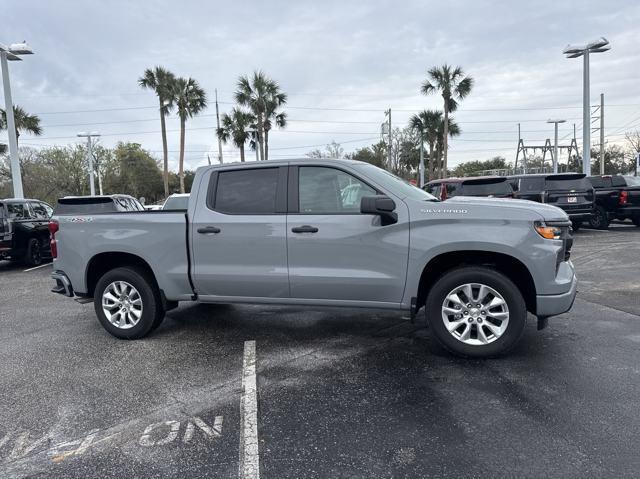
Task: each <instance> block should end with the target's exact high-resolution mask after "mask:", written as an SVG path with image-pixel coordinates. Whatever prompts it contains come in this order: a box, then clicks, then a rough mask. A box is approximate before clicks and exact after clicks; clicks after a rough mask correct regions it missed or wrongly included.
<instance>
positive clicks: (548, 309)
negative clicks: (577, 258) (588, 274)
mask: <svg viewBox="0 0 640 479" xmlns="http://www.w3.org/2000/svg"><path fill="white" fill-rule="evenodd" d="M577 292H578V278H576V275H575V273H574V274H573V279H572V280H571V287H570V288H569V291H567V292H566V293H562V294H549V295H547V294H543V295H540V294H539V295H537V296H536V316H538V317H539V318H547V317H549V316H556V315H558V314H562V313H566V312H567V311H569V310H570V309H571V307H572V306H573V302H574V301H575V299H576V293H577Z"/></svg>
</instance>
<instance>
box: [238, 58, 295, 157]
mask: <svg viewBox="0 0 640 479" xmlns="http://www.w3.org/2000/svg"><path fill="white" fill-rule="evenodd" d="M235 100H236V101H237V102H238V104H240V105H242V106H245V107H247V108H249V110H251V112H252V113H253V114H254V115H255V117H256V137H257V138H256V140H257V148H258V150H259V152H260V159H261V160H266V159H267V158H268V156H267V154H268V152H267V151H268V150H267V149H268V138H266V136H268V131H269V130H270V129H271V128H272V126H273V124H275V125H276V126H279V127H284V126H285V124H286V115H285V114H284V113H278V112H277V109H278V108H280V107H281V106H283V105H284V104H285V103H286V101H287V95H286V94H285V93H282V92H281V91H280V86H279V85H278V83H277V82H275V81H274V80H271V79H270V78H268V77H267V76H266V75H265V74H264V73H263V72H261V71H259V70H257V71H254V72H253V76H252V77H251V78H249V77H248V76H241V77H240V78H239V79H238V84H237V87H236V92H235ZM265 140H266V141H265ZM265 146H266V149H265Z"/></svg>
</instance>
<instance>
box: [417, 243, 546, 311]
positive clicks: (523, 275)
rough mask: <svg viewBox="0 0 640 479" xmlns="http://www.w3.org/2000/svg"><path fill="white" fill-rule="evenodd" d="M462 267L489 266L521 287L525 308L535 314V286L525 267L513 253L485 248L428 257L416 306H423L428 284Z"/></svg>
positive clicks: (427, 292)
mask: <svg viewBox="0 0 640 479" xmlns="http://www.w3.org/2000/svg"><path fill="white" fill-rule="evenodd" d="M463 266H488V267H491V268H493V269H495V270H496V271H499V272H500V273H502V274H504V275H505V276H506V277H507V278H509V279H510V280H511V281H513V283H514V284H515V285H516V286H517V287H518V289H519V290H520V293H521V294H522V296H523V298H524V301H525V303H526V305H527V310H528V311H530V312H532V313H533V314H535V312H536V286H535V283H534V282H533V277H532V276H531V273H529V270H528V269H527V267H526V266H525V265H524V264H523V263H522V262H521V261H520V260H518V259H516V258H514V257H513V256H509V255H507V254H503V253H494V252H488V251H453V252H450V253H443V254H441V255H439V256H436V257H435V258H433V259H431V261H429V263H427V265H426V266H425V267H424V270H423V271H422V275H421V276H420V283H419V285H418V301H417V309H420V308H421V307H422V306H424V304H425V302H426V299H427V296H428V295H429V291H430V290H431V287H432V286H433V285H434V284H435V283H436V282H437V281H438V279H439V278H440V277H441V276H442V275H443V274H444V273H446V272H447V271H450V270H452V269H454V268H459V267H463Z"/></svg>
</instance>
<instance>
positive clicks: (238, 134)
mask: <svg viewBox="0 0 640 479" xmlns="http://www.w3.org/2000/svg"><path fill="white" fill-rule="evenodd" d="M254 124H255V117H254V116H253V115H252V114H251V113H247V112H246V111H242V110H241V109H239V108H233V109H232V110H231V112H230V113H229V114H227V113H225V114H224V115H222V126H221V127H220V128H218V130H217V133H218V137H219V138H220V140H221V141H222V142H223V143H225V144H226V143H227V142H229V140H231V141H232V142H233V144H234V145H235V146H237V147H238V148H239V149H240V161H242V162H244V145H245V144H246V143H247V141H249V140H250V139H251V130H252V127H253V125H254Z"/></svg>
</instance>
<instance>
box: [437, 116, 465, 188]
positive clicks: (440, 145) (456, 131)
mask: <svg viewBox="0 0 640 479" xmlns="http://www.w3.org/2000/svg"><path fill="white" fill-rule="evenodd" d="M445 131H446V132H447V138H450V137H452V136H459V135H460V133H462V130H461V129H460V127H459V126H458V124H457V123H456V121H455V120H454V119H453V117H449V121H448V122H445V121H444V119H441V120H440V122H439V123H438V126H437V128H436V133H435V138H436V146H435V147H436V155H435V156H436V159H437V161H436V168H435V169H436V171H437V173H435V174H436V175H437V177H438V178H446V176H447V174H448V172H447V167H446V166H445V165H446V163H445V162H444V160H443V156H444V152H446V151H447V148H448V144H447V142H446V141H444V138H445V137H444V133H445Z"/></svg>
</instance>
